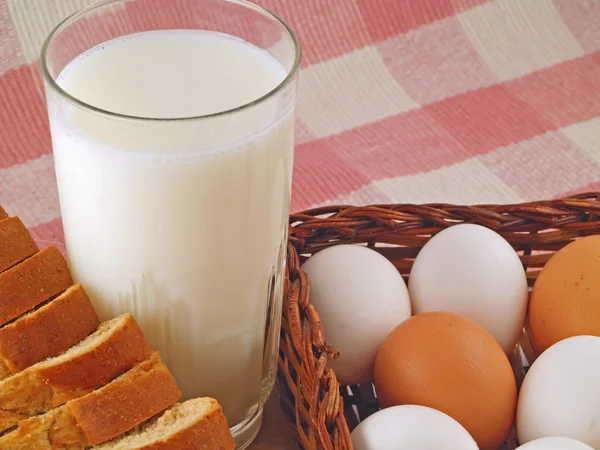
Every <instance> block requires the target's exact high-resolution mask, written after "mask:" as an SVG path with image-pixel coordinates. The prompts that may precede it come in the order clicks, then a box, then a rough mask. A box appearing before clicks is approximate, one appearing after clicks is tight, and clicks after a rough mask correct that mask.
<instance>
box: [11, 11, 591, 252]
mask: <svg viewBox="0 0 600 450" xmlns="http://www.w3.org/2000/svg"><path fill="white" fill-rule="evenodd" d="M90 3H92V0H0V204H2V205H4V207H5V209H7V210H8V211H9V212H10V213H11V214H15V215H19V216H20V217H21V218H22V219H23V221H24V222H25V223H26V225H27V226H29V227H31V228H32V230H33V233H34V235H35V237H36V238H37V239H38V240H40V241H45V242H62V231H61V223H60V212H59V205H58V197H57V192H56V186H55V178H54V174H53V167H52V156H51V145H50V138H49V133H48V124H47V119H46V115H45V105H44V99H43V90H42V89H43V87H42V83H41V78H40V67H39V63H38V61H37V58H38V53H39V49H40V46H41V43H42V40H43V39H44V37H45V36H46V34H47V33H48V32H49V31H50V29H51V28H52V27H53V25H54V24H55V23H56V22H57V21H58V20H59V19H61V18H62V17H64V16H65V15H67V14H68V13H70V12H71V11H73V10H75V9H78V8H80V7H82V6H84V5H87V4H90ZM259 3H260V4H262V5H264V6H266V7H268V8H269V9H271V10H272V11H274V12H275V13H277V14H278V15H280V16H281V17H283V18H284V19H285V20H286V21H288V22H289V23H290V24H291V25H292V27H293V28H294V29H295V30H296V31H297V33H298V35H299V37H300V40H301V42H302V44H303V47H304V54H305V58H304V70H303V73H302V75H301V86H300V94H299V100H298V123H297V148H296V160H295V170H294V192H293V205H292V209H293V210H299V209H304V208H308V207H311V206H316V205H321V204H325V203H352V204H364V203H379V202H433V201H436V202H437V201H444V202H453V203H479V202H494V203H505V202H517V201H521V200H529V199H540V198H553V197H557V196H562V195H564V194H567V193H573V192H578V191H584V190H600V0H261V1H259Z"/></svg>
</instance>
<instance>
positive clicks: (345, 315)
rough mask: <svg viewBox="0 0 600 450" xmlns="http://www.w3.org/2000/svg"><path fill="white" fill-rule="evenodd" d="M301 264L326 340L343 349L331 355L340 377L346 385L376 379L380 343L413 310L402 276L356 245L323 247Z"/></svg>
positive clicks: (368, 251)
mask: <svg viewBox="0 0 600 450" xmlns="http://www.w3.org/2000/svg"><path fill="white" fill-rule="evenodd" d="M302 268H303V269H304V271H305V272H306V274H307V275H308V278H309V281H310V298H311V301H312V303H313V305H314V306H315V308H316V309H317V312H318V313H319V317H320V318H321V322H322V324H323V330H324V332H325V336H326V339H327V342H328V343H329V344H330V345H332V346H333V347H335V348H336V349H337V350H339V352H340V357H339V358H338V359H337V360H335V361H331V367H332V368H333V370H334V371H335V373H336V375H337V377H338V380H339V381H340V383H342V384H345V385H351V384H359V383H364V382H367V381H370V380H372V378H373V368H374V365H375V356H376V355H377V350H378V349H379V346H380V345H381V343H382V342H383V340H384V339H385V337H386V336H387V335H388V334H389V333H390V332H391V331H392V330H393V329H394V328H395V327H396V326H397V325H399V324H400V323H402V322H403V321H404V320H406V319H408V318H409V317H410V315H411V310H410V299H409V297H408V290H407V288H406V284H405V283H404V280H403V279H402V276H401V275H400V273H399V272H398V270H397V269H396V268H395V267H394V265H393V264H392V263H391V262H390V261H388V260H387V259H386V258H385V257H384V256H382V255H380V254H379V253H378V252H376V251H375V250H372V249H369V248H367V247H362V246H358V245H337V246H334V247H330V248H328V249H325V250H322V251H320V252H318V253H316V254H315V255H314V256H312V257H311V258H309V259H308V260H307V261H306V262H305V263H304V264H303V265H302Z"/></svg>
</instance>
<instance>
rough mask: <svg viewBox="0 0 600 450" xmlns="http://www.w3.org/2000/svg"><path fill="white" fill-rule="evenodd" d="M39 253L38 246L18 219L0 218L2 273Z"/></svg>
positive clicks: (0, 263) (0, 264)
mask: <svg viewBox="0 0 600 450" xmlns="http://www.w3.org/2000/svg"><path fill="white" fill-rule="evenodd" d="M38 251H39V248H38V246H37V244H36V243H35V241H34V240H33V238H32V237H31V234H29V231H27V228H26V227H25V225H23V222H21V220H20V219H19V218H18V217H7V218H6V219H1V217H0V273H2V272H4V271H5V270H7V269H10V268H11V267H12V266H14V265H15V264H19V263H20V262H21V261H24V260H25V259H27V258H29V257H30V256H33V255H34V254H36V253H37V252H38Z"/></svg>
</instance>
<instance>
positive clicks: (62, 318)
mask: <svg viewBox="0 0 600 450" xmlns="http://www.w3.org/2000/svg"><path fill="white" fill-rule="evenodd" d="M99 324H100V320H99V319H98V316H97V315H96V311H95V310H94V307H93V306H92V304H91V303H90V300H89V298H88V296H87V294H86V293H85V291H84V289H83V287H81V285H80V284H76V285H74V286H71V287H70V288H68V289H67V290H66V291H65V292H64V293H62V294H61V295H59V296H58V297H56V298H55V299H54V300H52V301H51V302H49V303H46V304H44V305H43V306H41V307H39V308H37V309H34V310H33V311H31V312H29V313H27V314H25V315H24V316H21V317H20V318H18V319H17V320H15V321H14V322H10V323H9V324H8V325H6V326H4V327H2V328H0V380H3V379H4V378H7V377H9V376H10V375H12V374H15V373H18V372H20V371H22V370H25V369H27V368H28V367H30V366H32V365H34V364H35V363H38V362H40V361H43V360H45V359H47V358H51V357H53V356H57V355H60V354H61V353H62V352H64V351H65V350H67V349H68V348H69V347H71V346H73V345H75V344H77V343H78V342H79V341H81V340H82V339H83V338H85V337H86V336H88V335H89V334H90V333H91V332H92V331H94V330H95V329H96V327H97V326H98V325H99Z"/></svg>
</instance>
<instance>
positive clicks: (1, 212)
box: [0, 206, 8, 220]
mask: <svg viewBox="0 0 600 450" xmlns="http://www.w3.org/2000/svg"><path fill="white" fill-rule="evenodd" d="M7 217H8V214H6V211H4V210H3V209H2V206H0V220H2V219H6V218H7Z"/></svg>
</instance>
